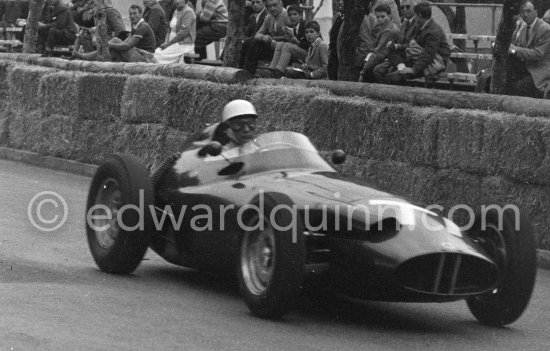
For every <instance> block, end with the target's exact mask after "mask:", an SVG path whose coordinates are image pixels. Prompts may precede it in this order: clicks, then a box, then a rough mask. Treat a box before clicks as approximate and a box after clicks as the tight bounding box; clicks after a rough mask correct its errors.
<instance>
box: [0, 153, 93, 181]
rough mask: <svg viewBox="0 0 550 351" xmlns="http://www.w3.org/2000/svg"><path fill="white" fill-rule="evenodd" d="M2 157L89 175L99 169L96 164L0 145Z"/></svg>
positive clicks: (0, 155)
mask: <svg viewBox="0 0 550 351" xmlns="http://www.w3.org/2000/svg"><path fill="white" fill-rule="evenodd" d="M0 158H1V159H4V160H10V161H17V162H23V163H26V164H29V165H33V166H38V167H43V168H49V169H53V170H56V171H63V172H67V173H72V174H78V175H83V176H88V177H91V176H93V175H94V173H95V171H96V169H97V166H96V165H90V164H87V163H81V162H76V161H72V160H66V159H63V158H58V157H53V156H44V155H40V154H37V153H36V152H30V151H24V150H17V149H10V148H7V147H0Z"/></svg>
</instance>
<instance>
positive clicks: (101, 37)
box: [94, 10, 111, 61]
mask: <svg viewBox="0 0 550 351" xmlns="http://www.w3.org/2000/svg"><path fill="white" fill-rule="evenodd" d="M94 18H95V28H96V38H97V60H98V61H111V54H110V52H109V33H107V22H106V19H107V16H106V14H105V10H103V11H97V12H96V13H95V16H94Z"/></svg>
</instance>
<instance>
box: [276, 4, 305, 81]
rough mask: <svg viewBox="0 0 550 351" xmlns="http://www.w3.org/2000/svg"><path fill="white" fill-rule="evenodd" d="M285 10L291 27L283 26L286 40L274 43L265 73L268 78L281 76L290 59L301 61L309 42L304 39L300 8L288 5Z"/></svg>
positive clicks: (303, 21)
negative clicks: (286, 35)
mask: <svg viewBox="0 0 550 351" xmlns="http://www.w3.org/2000/svg"><path fill="white" fill-rule="evenodd" d="M286 12H287V14H288V19H289V21H290V24H291V27H285V30H286V31H287V34H288V41H280V42H277V44H276V45H275V53H274V54H273V59H272V60H271V64H270V65H269V71H268V73H267V74H266V76H267V77H269V78H281V77H282V76H284V74H285V70H286V68H287V67H288V65H289V64H290V62H291V61H292V60H294V61H298V62H301V63H303V62H304V61H305V59H306V56H307V49H308V48H309V42H308V41H307V39H306V28H305V26H306V21H305V20H304V19H303V17H302V8H301V7H300V6H297V5H290V6H289V7H288V8H287V9H286Z"/></svg>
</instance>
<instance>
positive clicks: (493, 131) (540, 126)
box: [481, 114, 550, 185]
mask: <svg viewBox="0 0 550 351" xmlns="http://www.w3.org/2000/svg"><path fill="white" fill-rule="evenodd" d="M549 150H550V120H548V119H545V118H528V117H519V116H511V115H497V114H493V115H491V116H490V117H488V118H486V119H485V121H484V136H483V148H482V153H481V164H483V166H484V170H485V172H486V173H487V174H492V175H502V176H506V177H510V178H513V179H516V180H518V181H520V182H526V183H532V184H545V185H550V176H549V174H550V152H549Z"/></svg>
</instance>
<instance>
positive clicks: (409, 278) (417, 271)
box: [397, 253, 498, 296]
mask: <svg viewBox="0 0 550 351" xmlns="http://www.w3.org/2000/svg"><path fill="white" fill-rule="evenodd" d="M397 278H398V281H399V283H400V284H401V285H402V286H403V287H405V288H406V289H409V290H413V291H416V292H421V293H426V294H435V295H458V296H459V295H471V294H478V293H481V292H485V291H488V290H490V289H492V288H493V287H494V286H495V285H496V284H497V280H498V270H497V268H496V266H495V265H494V264H492V263H491V262H488V261H486V260H483V259H481V258H478V257H475V256H470V255H465V254H460V253H436V254H429V255H423V256H419V257H415V258H413V259H410V260H408V261H406V262H405V263H403V264H401V265H400V266H399V268H398V269H397Z"/></svg>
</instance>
